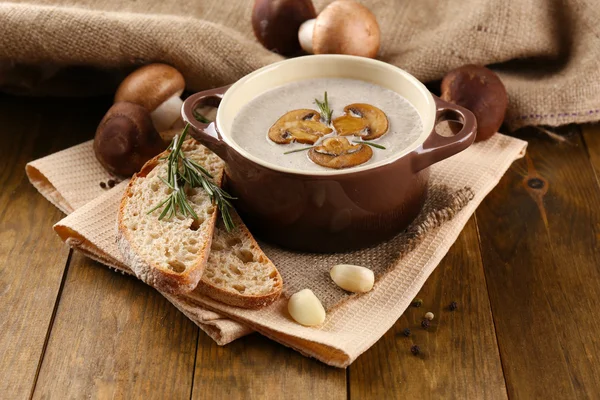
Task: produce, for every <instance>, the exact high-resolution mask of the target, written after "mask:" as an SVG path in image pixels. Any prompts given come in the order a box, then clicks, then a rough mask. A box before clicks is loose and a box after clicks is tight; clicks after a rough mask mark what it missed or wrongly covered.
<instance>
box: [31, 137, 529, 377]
mask: <svg viewBox="0 0 600 400" xmlns="http://www.w3.org/2000/svg"><path fill="white" fill-rule="evenodd" d="M525 147H526V143H525V142H523V141H521V140H518V139H514V138H510V137H507V136H503V135H500V134H498V135H495V136H494V137H493V138H492V139H490V140H488V141H486V142H482V143H478V144H476V145H473V146H471V147H470V148H469V149H467V150H466V151H464V152H462V153H460V154H458V155H456V156H454V157H451V158H450V159H447V160H445V161H443V162H440V163H438V164H436V165H434V166H433V167H432V168H431V169H432V173H431V182H432V184H444V185H447V186H448V187H450V188H451V189H453V190H455V191H457V192H458V191H460V190H462V189H464V188H470V190H471V191H472V193H473V198H472V200H471V201H470V202H468V203H467V204H466V205H465V206H464V207H463V208H462V210H461V211H460V212H458V214H457V215H455V216H454V218H453V219H451V220H449V221H447V222H445V223H443V224H442V225H441V226H440V227H439V228H438V229H433V230H430V231H428V232H427V234H426V235H425V236H424V237H423V238H422V240H421V241H420V242H419V244H418V245H416V247H415V248H414V249H413V250H412V251H410V252H408V253H407V254H405V256H404V257H402V258H401V259H400V260H398V261H397V262H396V265H394V266H393V267H392V268H391V269H390V270H389V272H387V273H385V274H383V275H382V276H381V277H380V278H379V279H378V281H377V283H376V285H375V288H374V290H373V291H371V292H370V293H368V294H365V295H362V296H359V297H353V298H351V299H349V300H347V301H344V302H342V303H341V304H339V305H338V306H336V307H334V308H333V309H332V310H330V311H329V312H328V315H327V319H326V321H325V323H324V325H323V326H321V327H320V328H318V329H317V328H308V327H303V326H301V325H298V324H297V323H295V322H294V321H292V320H291V318H290V317H289V315H288V314H287V311H286V309H287V307H286V304H287V301H286V299H285V298H284V297H282V298H281V299H280V300H279V301H277V302H276V303H274V304H273V305H271V306H270V307H267V308H265V309H261V310H245V309H240V308H236V307H230V306H226V305H223V304H220V303H218V302H216V301H214V300H212V299H209V298H206V297H203V296H201V295H198V294H196V293H194V292H192V293H191V294H190V295H187V296H185V297H176V296H171V295H166V294H163V295H165V297H166V298H167V299H168V300H169V301H170V302H172V303H173V304H174V305H175V306H176V307H177V308H179V309H180V310H181V311H182V312H183V313H184V314H186V315H187V316H188V317H189V318H190V319H192V320H193V321H194V322H195V323H196V324H198V325H199V326H200V327H201V328H202V329H203V330H204V331H206V332H207V333H208V334H209V335H211V337H213V339H215V340H216V341H217V343H219V344H224V343H228V342H229V341H231V340H234V339H236V338H237V337H240V336H242V335H244V334H247V333H249V332H250V329H253V330H256V331H258V332H260V333H261V334H263V335H265V336H267V337H269V338H272V339H273V340H276V341H278V342H280V343H282V344H284V345H286V346H289V347H292V348H294V349H295V350H297V351H299V352H301V353H302V354H305V355H308V356H312V357H315V358H317V359H319V360H321V361H323V362H325V363H327V364H330V365H333V366H337V367H346V366H348V365H349V364H350V363H352V361H354V360H355V359H356V358H357V357H358V356H359V355H360V354H361V353H363V352H364V351H365V350H367V349H368V348H369V347H370V346H371V345H373V344H374V343H375V342H376V341H377V340H378V339H379V338H380V337H381V336H382V335H383V334H384V333H385V332H386V331H387V330H388V329H389V328H390V327H391V326H392V325H393V324H394V322H395V321H396V320H397V319H398V318H399V317H400V315H402V313H403V312H404V310H405V309H406V307H407V306H408V305H409V304H410V302H411V300H412V299H413V298H414V296H415V295H416V294H417V292H418V291H419V289H420V288H421V286H422V285H423V284H424V282H425V280H426V279H427V277H428V276H429V275H430V274H431V272H432V271H433V269H434V268H435V267H436V266H437V265H438V263H439V262H440V260H441V259H442V258H443V257H444V255H445V254H446V252H447V251H448V249H449V248H450V246H451V245H452V243H453V242H454V241H455V240H456V238H457V237H458V235H459V233H460V231H461V230H462V228H463V227H464V225H465V224H466V223H467V221H468V219H469V217H470V216H471V215H472V214H473V212H474V211H475V209H476V207H477V206H478V204H479V203H480V202H481V201H482V200H483V198H484V197H485V196H486V195H487V193H489V191H490V190H491V189H492V188H493V187H494V186H495V185H496V184H497V183H498V181H499V180H500V178H501V176H502V175H503V174H504V172H505V171H506V170H507V169H508V167H509V166H510V164H511V163H512V162H513V161H514V160H515V159H517V158H520V157H522V156H523V155H524V152H525ZM27 173H28V176H29V177H30V180H31V182H32V183H33V184H34V185H35V187H36V188H38V190H40V192H41V193H42V194H43V195H44V196H46V197H47V198H48V199H49V200H50V201H52V202H53V203H54V204H56V205H57V206H58V207H59V208H61V209H62V210H63V211H65V212H70V211H72V210H76V211H74V212H72V213H71V214H70V215H68V216H67V217H66V218H64V219H63V220H61V221H60V222H58V223H57V224H56V225H55V230H56V231H57V233H58V234H59V235H60V236H61V237H62V238H63V240H65V241H66V242H67V243H68V244H69V245H70V246H72V247H74V248H76V249H79V250H81V251H83V252H84V253H86V254H87V255H89V256H90V257H92V258H95V259H96V260H98V261H100V262H102V263H105V264H107V265H109V266H112V267H114V268H116V269H118V270H120V271H123V272H129V269H128V268H127V266H126V265H124V264H123V262H122V261H121V255H120V254H119V251H118V250H117V248H116V245H115V234H116V228H115V221H116V214H117V205H118V202H119V201H120V197H121V194H122V192H123V190H124V186H125V185H126V182H122V183H120V184H118V185H117V186H115V187H114V188H113V189H111V190H107V191H105V190H104V189H102V188H101V187H100V184H99V183H100V182H106V181H107V180H108V179H110V176H109V175H108V174H107V173H106V172H104V171H103V170H102V168H101V167H99V165H98V164H97V161H96V160H95V157H94V155H93V152H92V146H91V142H86V143H83V144H81V145H78V146H75V147H73V148H70V149H67V150H64V151H62V152H59V153H56V154H53V155H50V156H48V157H45V158H42V159H40V160H36V161H34V162H32V163H30V164H28V165H27Z"/></svg>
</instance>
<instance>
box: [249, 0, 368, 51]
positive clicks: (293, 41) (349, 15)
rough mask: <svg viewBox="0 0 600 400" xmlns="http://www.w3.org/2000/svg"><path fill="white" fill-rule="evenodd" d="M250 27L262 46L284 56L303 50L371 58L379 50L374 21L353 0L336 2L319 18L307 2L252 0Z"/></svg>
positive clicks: (311, 5) (307, 0)
mask: <svg viewBox="0 0 600 400" xmlns="http://www.w3.org/2000/svg"><path fill="white" fill-rule="evenodd" d="M252 27H253V28H254V35H255V36H256V38H257V39H258V41H259V42H260V43H261V44H262V45H263V46H265V47H266V48H267V49H269V50H271V51H275V52H277V53H280V54H283V55H286V56H290V55H294V54H297V53H298V52H299V51H300V48H302V49H303V50H304V51H306V52H307V53H313V54H349V55H355V56H362V57H371V58H374V57H375V56H376V55H377V51H378V50H379V42H380V31H379V24H378V23H377V19H376V18H375V16H374V15H373V13H372V12H371V11H370V10H369V9H368V8H366V7H365V6H363V5H361V4H360V3H357V2H356V1H353V0H336V1H334V2H333V3H331V4H329V5H328V6H327V7H325V9H324V10H323V11H322V12H321V13H320V14H319V15H318V16H317V15H316V12H315V8H314V6H313V4H312V2H311V1H310V0H255V2H254V8H253V10H252Z"/></svg>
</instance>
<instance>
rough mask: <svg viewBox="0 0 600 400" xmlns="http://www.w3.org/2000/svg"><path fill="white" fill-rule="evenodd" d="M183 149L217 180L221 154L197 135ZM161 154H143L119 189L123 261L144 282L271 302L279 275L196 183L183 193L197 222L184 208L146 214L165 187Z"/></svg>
mask: <svg viewBox="0 0 600 400" xmlns="http://www.w3.org/2000/svg"><path fill="white" fill-rule="evenodd" d="M182 150H183V152H184V153H185V155H186V156H187V157H189V158H191V159H192V160H194V161H196V162H197V163H198V164H200V165H202V166H203V167H205V168H206V169H207V170H208V171H209V172H210V173H211V175H213V177H214V180H215V183H217V184H219V185H220V184H221V183H222V180H223V162H222V161H221V159H220V158H218V157H217V156H216V155H215V154H213V153H212V152H211V151H210V150H208V149H207V148H205V147H204V146H202V145H200V144H199V143H198V142H196V141H195V140H188V141H186V142H184V144H183V146H182ZM166 154H168V153H167V152H164V153H162V154H160V155H158V156H156V157H155V158H153V159H152V160H150V161H148V162H147V163H146V164H145V165H144V167H142V170H141V171H140V172H139V173H137V174H135V175H134V176H133V178H132V179H131V181H130V182H129V184H128V186H127V189H126V190H125V193H124V194H123V198H122V200H121V205H120V208H119V217H118V236H117V244H118V247H119V250H120V251H121V253H122V254H123V257H124V261H125V264H126V265H128V266H129V267H130V268H131V269H132V270H133V272H134V273H135V275H136V276H137V277H138V278H140V279H141V280H142V281H144V282H146V283H148V284H149V285H151V286H154V287H155V288H157V289H159V290H161V291H165V292H168V293H173V294H184V293H188V292H190V291H192V290H194V289H196V291H197V292H198V293H200V294H204V295H206V296H208V297H211V298H213V299H215V300H217V301H220V302H222V303H225V304H229V305H232V306H236V307H244V308H259V307H264V306H266V305H269V304H271V303H273V302H274V301H275V300H277V299H278V298H279V296H280V295H281V292H282V289H283V280H282V279H281V275H279V272H278V271H277V268H276V267H275V265H274V264H273V263H272V262H271V260H269V258H268V257H267V256H266V255H265V254H264V253H263V251H262V250H261V249H260V247H259V246H258V244H257V243H256V241H255V240H254V238H253V237H252V234H251V233H250V231H248V228H246V226H245V225H244V223H243V221H242V219H241V218H240V217H239V215H238V214H237V213H236V212H235V210H230V212H231V217H232V219H233V222H234V224H235V228H234V229H232V230H231V231H230V232H228V231H227V230H226V229H225V226H224V224H223V221H222V220H221V218H218V210H217V208H216V207H215V206H214V205H213V204H212V203H211V201H210V198H209V197H208V195H207V194H206V192H205V191H204V190H203V189H202V188H198V189H191V190H189V191H188V193H187V195H188V201H189V203H190V205H191V206H192V207H193V209H194V211H195V212H196V214H197V215H198V217H199V219H198V220H197V221H195V220H193V219H192V218H185V217H183V216H181V215H178V216H176V217H173V218H171V219H170V220H166V219H163V220H159V219H158V216H159V215H160V213H161V210H162V208H161V209H158V210H155V211H153V212H151V213H150V214H148V211H149V210H151V209H152V208H154V207H155V206H156V205H157V204H159V203H160V202H161V201H162V200H163V199H164V198H165V197H166V196H167V195H168V194H169V193H170V189H169V188H168V187H167V186H166V185H165V183H164V182H162V181H161V179H160V178H161V177H162V178H164V177H165V176H166V170H167V165H166V162H165V161H164V160H162V158H163V157H164V156H165V155H166ZM217 219H218V223H216V221H217ZM215 225H216V226H215ZM211 244H212V245H211Z"/></svg>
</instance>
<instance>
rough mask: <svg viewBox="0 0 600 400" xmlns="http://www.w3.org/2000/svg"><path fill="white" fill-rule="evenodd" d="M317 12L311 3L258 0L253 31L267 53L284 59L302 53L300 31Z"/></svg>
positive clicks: (303, 1)
mask: <svg viewBox="0 0 600 400" xmlns="http://www.w3.org/2000/svg"><path fill="white" fill-rule="evenodd" d="M316 16H317V12H316V11H315V7H314V6H313V3H312V1H311V0H256V1H255V2H254V8H253V9H252V28H253V30H254V35H255V36H256V38H257V39H258V41H259V42H260V43H261V44H262V45H263V46H265V47H266V48H267V49H269V50H271V51H274V52H276V53H279V54H282V55H284V56H291V55H294V54H296V53H298V52H299V51H300V42H299V41H298V29H300V25H302V23H303V22H304V21H306V20H309V19H312V18H315V17H316Z"/></svg>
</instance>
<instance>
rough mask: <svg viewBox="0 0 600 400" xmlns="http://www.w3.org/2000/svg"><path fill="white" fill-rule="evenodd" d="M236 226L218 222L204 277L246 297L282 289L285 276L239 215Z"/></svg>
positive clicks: (211, 283) (211, 282)
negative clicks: (255, 239) (280, 272)
mask: <svg viewBox="0 0 600 400" xmlns="http://www.w3.org/2000/svg"><path fill="white" fill-rule="evenodd" d="M233 218H234V221H235V223H236V227H235V228H234V229H233V230H231V232H227V230H226V229H225V227H224V226H223V223H222V221H219V222H218V223H217V229H216V230H215V234H214V236H213V242H212V246H211V250H210V255H209V256H208V263H207V265H206V269H205V270H204V275H203V276H202V280H203V281H204V282H205V283H207V284H210V285H212V286H215V287H217V288H220V289H222V290H225V291H228V292H233V293H237V294H240V295H243V296H263V295H268V294H271V293H273V292H277V291H278V290H280V288H281V286H282V281H281V276H280V275H279V273H278V272H277V269H276V268H275V265H273V263H272V262H271V261H270V260H269V259H268V258H267V256H266V255H265V254H264V253H263V252H262V250H261V249H260V248H259V247H258V245H257V244H256V242H255V241H254V240H253V239H252V237H251V236H250V233H249V232H247V230H246V229H245V227H244V225H243V223H242V222H241V219H240V218H239V216H238V215H237V214H234V215H233Z"/></svg>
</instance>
